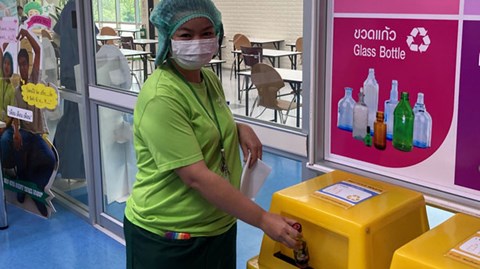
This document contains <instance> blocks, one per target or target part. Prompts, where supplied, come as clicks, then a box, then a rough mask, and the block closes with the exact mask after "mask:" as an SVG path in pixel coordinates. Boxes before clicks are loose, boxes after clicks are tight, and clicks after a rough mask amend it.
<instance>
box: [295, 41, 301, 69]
mask: <svg viewBox="0 0 480 269" xmlns="http://www.w3.org/2000/svg"><path fill="white" fill-rule="evenodd" d="M295 50H296V51H298V52H302V54H301V55H300V64H302V63H303V37H299V38H297V41H295Z"/></svg>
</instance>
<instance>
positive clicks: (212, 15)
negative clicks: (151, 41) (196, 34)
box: [150, 0, 223, 65]
mask: <svg viewBox="0 0 480 269" xmlns="http://www.w3.org/2000/svg"><path fill="white" fill-rule="evenodd" d="M199 17H205V18H207V19H209V20H210V21H211V22H212V23H213V27H214V28H215V34H216V35H217V37H218V40H219V42H220V43H221V42H222V39H223V24H222V15H221V14H220V11H218V9H217V8H216V7H215V5H214V4H213V2H212V1H211V0H161V1H160V3H159V4H158V5H157V6H155V8H154V9H153V11H152V14H151V15H150V21H151V22H152V23H153V24H154V25H155V28H157V32H158V52H157V58H156V59H155V64H156V65H161V64H162V63H163V61H165V59H166V58H167V54H168V52H169V50H170V47H171V41H170V39H171V38H172V36H173V34H174V33H175V31H177V29H178V28H179V27H180V26H181V25H182V24H184V23H185V22H187V21H189V20H191V19H194V18H199Z"/></svg>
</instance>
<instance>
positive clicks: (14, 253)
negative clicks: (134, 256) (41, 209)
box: [0, 203, 125, 269]
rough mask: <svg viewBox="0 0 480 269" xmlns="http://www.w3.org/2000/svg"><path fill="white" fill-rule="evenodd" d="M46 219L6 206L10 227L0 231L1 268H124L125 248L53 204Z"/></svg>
mask: <svg viewBox="0 0 480 269" xmlns="http://www.w3.org/2000/svg"><path fill="white" fill-rule="evenodd" d="M54 205H55V208H56V210H57V212H56V213H55V214H53V215H52V217H51V218H50V219H43V218H41V217H39V216H36V215H33V214H31V213H29V212H26V211H23V210H22V209H19V208H18V207H15V206H12V205H7V215H8V224H9V227H8V229H6V230H0V268H36V269H43V268H45V269H47V268H48V269H51V268H61V269H64V268H68V269H69V268H72V269H76V268H82V269H88V268H119V269H121V268H125V247H124V246H123V245H122V244H120V243H119V242H117V241H115V240H114V239H112V238H111V237H109V236H107V235H106V234H104V233H103V232H101V231H99V230H97V229H96V228H94V227H93V226H92V225H90V224H89V223H87V222H86V221H84V220H82V219H80V218H79V217H78V216H76V215H75V214H73V213H71V212H69V211H68V210H66V209H65V208H63V207H62V206H60V205H58V204H56V203H54Z"/></svg>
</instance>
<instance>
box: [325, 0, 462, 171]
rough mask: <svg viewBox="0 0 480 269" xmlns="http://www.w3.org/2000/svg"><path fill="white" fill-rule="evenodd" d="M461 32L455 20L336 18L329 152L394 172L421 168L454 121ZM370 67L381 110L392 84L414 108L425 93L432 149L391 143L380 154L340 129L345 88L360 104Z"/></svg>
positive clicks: (438, 145) (350, 133)
mask: <svg viewBox="0 0 480 269" xmlns="http://www.w3.org/2000/svg"><path fill="white" fill-rule="evenodd" d="M360 2H364V1H360ZM372 2H375V1H372ZM427 2H428V1H427ZM407 6H408V5H407ZM457 32H458V21H454V20H419V19H359V18H335V19H334V24H333V56H332V57H333V58H332V59H333V65H332V90H331V143H330V146H331V153H332V154H337V155H340V156H344V157H348V158H352V159H355V160H360V161H364V162H368V163H372V164H376V165H380V166H384V167H394V168H399V167H408V166H412V165H415V164H418V163H420V162H422V161H423V160H425V159H427V158H428V157H429V156H431V155H432V154H433V153H435V151H436V150H437V149H438V148H439V147H440V145H441V144H442V142H443V141H444V140H445V138H446V136H447V133H448V131H449V129H450V125H451V124H452V120H453V114H454V93H455V66H456V54H457V34H458V33H457ZM370 68H373V69H374V70H375V77H376V80H377V82H378V85H379V90H378V111H384V102H385V101H386V100H387V99H389V96H390V89H391V85H392V80H397V81H398V92H399V98H400V94H401V92H408V94H409V96H410V100H409V103H410V106H411V107H413V106H414V104H415V102H416V100H417V95H418V93H423V95H424V100H425V106H426V109H427V111H428V112H429V114H430V115H431V118H432V122H433V124H432V132H431V145H430V146H429V147H426V148H417V147H413V148H412V150H411V151H409V152H405V151H401V150H398V149H396V148H394V147H393V146H392V142H391V141H387V143H386V144H387V146H386V148H385V149H383V150H379V149H377V148H375V147H374V146H373V145H372V146H370V147H369V146H366V145H365V143H364V141H360V140H358V139H354V138H353V136H352V132H351V131H346V130H344V129H340V128H338V127H337V122H338V116H337V115H338V103H339V101H340V100H341V99H342V98H343V97H344V95H345V90H344V89H345V87H351V88H352V89H353V98H354V100H355V101H358V94H359V91H360V87H363V83H364V81H365V80H366V78H367V75H368V71H369V69H370ZM372 128H373V127H372Z"/></svg>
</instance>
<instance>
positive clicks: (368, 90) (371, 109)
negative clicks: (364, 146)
mask: <svg viewBox="0 0 480 269" xmlns="http://www.w3.org/2000/svg"><path fill="white" fill-rule="evenodd" d="M378 91H379V89H378V83H377V80H376V79H375V69H373V68H369V69H368V77H367V79H365V81H364V82H363V93H364V94H365V97H364V99H365V100H364V101H365V104H366V105H367V107H368V123H367V124H368V126H373V123H374V122H375V117H376V115H375V114H376V113H377V110H378ZM372 131H373V130H372Z"/></svg>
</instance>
